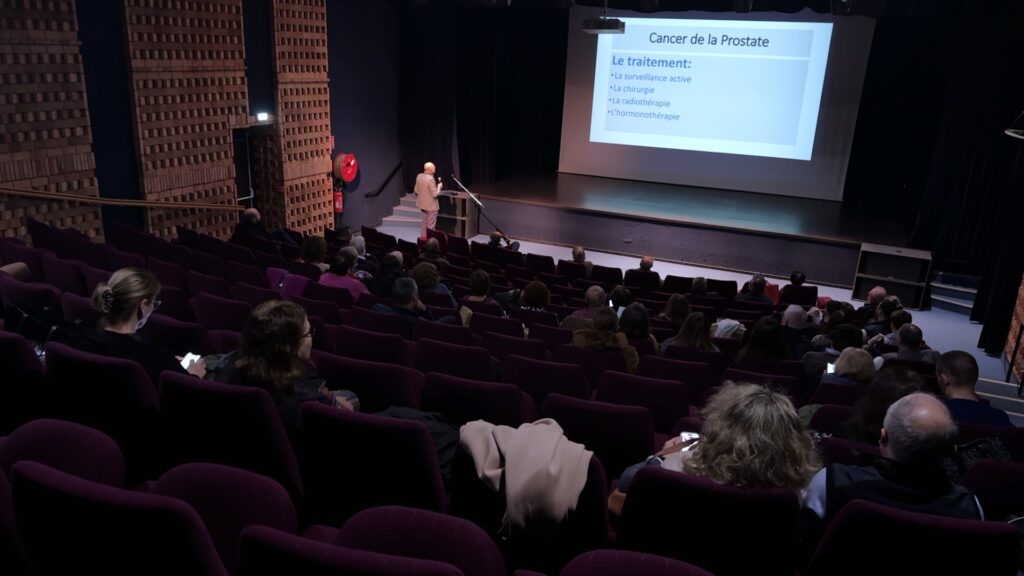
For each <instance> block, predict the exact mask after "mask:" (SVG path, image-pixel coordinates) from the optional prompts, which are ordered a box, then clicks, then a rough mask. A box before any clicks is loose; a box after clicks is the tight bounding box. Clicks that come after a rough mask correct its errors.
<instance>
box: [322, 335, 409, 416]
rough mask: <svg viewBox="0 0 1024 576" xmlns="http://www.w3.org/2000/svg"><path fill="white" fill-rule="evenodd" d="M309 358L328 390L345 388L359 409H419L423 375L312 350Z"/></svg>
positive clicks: (370, 411) (388, 365)
mask: <svg viewBox="0 0 1024 576" xmlns="http://www.w3.org/2000/svg"><path fill="white" fill-rule="evenodd" d="M310 359H311V360H312V361H313V364H314V365H316V372H317V375H318V376H320V377H321V378H323V379H325V380H327V387H328V388H331V389H339V388H346V389H348V390H351V391H352V392H355V394H356V395H357V396H358V397H359V403H360V405H361V408H360V410H361V411H362V412H366V413H371V414H372V413H374V412H380V411H382V410H386V409H387V408H388V407H390V406H406V407H409V408H419V407H420V402H421V396H422V394H423V388H424V386H425V385H426V377H425V376H424V375H423V373H422V372H420V371H419V370H414V369H412V368H407V367H405V366H402V365H400V364H396V363H393V362H371V361H368V360H359V359H356V358H347V357H344V356H336V355H334V354H329V353H326V352H321V351H319V350H314V351H313V353H312V355H311V356H310Z"/></svg>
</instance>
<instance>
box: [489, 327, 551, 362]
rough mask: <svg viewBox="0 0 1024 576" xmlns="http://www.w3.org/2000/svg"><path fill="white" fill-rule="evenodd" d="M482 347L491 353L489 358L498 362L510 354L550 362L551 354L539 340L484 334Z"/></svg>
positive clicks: (495, 333)
mask: <svg viewBox="0 0 1024 576" xmlns="http://www.w3.org/2000/svg"><path fill="white" fill-rule="evenodd" d="M483 346H484V347H485V348H487V351H488V352H490V353H491V356H493V357H494V358H496V359H498V360H504V359H505V358H506V357H507V356H509V355H510V354H516V355H518V356H526V357H528V358H536V359H537V360H550V359H551V354H549V353H548V350H547V347H546V346H544V342H543V341H541V340H534V339H532V338H523V337H522V336H508V335H505V334H498V333H497V332H486V333H484V338H483Z"/></svg>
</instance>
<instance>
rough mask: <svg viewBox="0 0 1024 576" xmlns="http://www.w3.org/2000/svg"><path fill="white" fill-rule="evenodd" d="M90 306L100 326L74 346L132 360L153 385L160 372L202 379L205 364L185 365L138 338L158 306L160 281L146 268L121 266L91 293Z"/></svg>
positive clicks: (193, 363)
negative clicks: (95, 312) (96, 314)
mask: <svg viewBox="0 0 1024 576" xmlns="http://www.w3.org/2000/svg"><path fill="white" fill-rule="evenodd" d="M92 306H93V308H94V309H95V310H96V311H97V312H98V313H99V315H100V318H99V325H98V326H97V327H95V328H93V329H90V330H86V331H85V332H84V333H83V334H82V335H81V338H77V339H76V341H75V342H70V344H72V345H73V346H75V347H77V348H79V349H81V350H83V351H85V352H91V353H93V354H100V355H102V356H112V357H114V358H125V359H127V360H133V361H135V362H136V363H138V364H139V365H140V366H142V369H143V370H145V371H146V373H147V374H148V375H149V377H150V379H151V380H152V382H153V384H156V383H157V382H158V381H159V380H160V373H161V372H163V371H165V370H169V371H171V372H180V373H184V372H187V373H189V374H192V375H193V376H198V377H199V378H202V377H203V376H204V375H205V374H206V364H205V363H204V362H203V360H202V359H195V360H192V361H191V362H188V363H187V364H185V365H184V366H183V365H181V364H179V362H180V361H181V360H182V359H181V358H177V359H175V357H174V354H172V353H171V352H170V351H169V350H167V349H166V348H164V347H163V346H161V345H159V344H157V343H155V342H149V341H147V340H144V339H141V338H139V337H138V335H137V334H136V332H138V331H139V330H140V329H141V328H142V327H143V326H145V325H146V321H148V320H149V316H150V315H151V314H152V313H153V312H154V311H156V310H157V309H159V308H160V282H159V281H158V280H157V279H156V277H155V276H153V274H152V273H150V272H149V271H148V270H142V269H140V268H122V269H120V270H118V271H116V272H114V273H113V274H111V276H110V279H109V280H107V281H106V282H100V283H99V284H97V285H96V288H95V289H94V290H93V293H92Z"/></svg>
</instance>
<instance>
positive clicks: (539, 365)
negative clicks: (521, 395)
mask: <svg viewBox="0 0 1024 576" xmlns="http://www.w3.org/2000/svg"><path fill="white" fill-rule="evenodd" d="M501 376H502V381H503V382H508V383H509V384H515V385H516V386H519V387H520V388H522V389H523V390H524V391H525V392H526V393H527V394H529V395H530V396H532V397H533V399H534V401H535V402H536V403H537V405H538V406H539V405H540V404H542V403H543V402H544V398H545V397H546V396H547V395H548V394H562V395H564V396H570V397H572V398H580V399H588V398H590V384H589V383H588V382H587V375H586V373H585V372H584V371H583V367H582V366H579V365H577V364H563V363H561V362H548V361H546V360H537V359H535V358H527V357H525V356H519V355H516V354H513V355H510V356H507V357H506V358H505V361H504V364H503V366H502V375H501Z"/></svg>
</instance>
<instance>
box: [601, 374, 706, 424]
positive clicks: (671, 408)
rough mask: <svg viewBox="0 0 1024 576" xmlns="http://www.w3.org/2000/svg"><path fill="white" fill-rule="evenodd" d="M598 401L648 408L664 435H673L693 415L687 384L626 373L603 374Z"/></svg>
mask: <svg viewBox="0 0 1024 576" xmlns="http://www.w3.org/2000/svg"><path fill="white" fill-rule="evenodd" d="M594 399H595V400H597V401H599V402H608V403H611V404H622V405H625V406H640V407H643V408H647V409H648V410H650V412H651V414H652V415H653V416H654V429H655V430H657V431H658V432H661V433H663V434H670V433H671V432H672V427H673V426H675V423H676V422H677V421H679V419H680V418H682V417H684V416H687V415H689V413H690V401H689V394H688V391H687V388H686V385H685V384H682V383H680V382H676V381H674V380H659V379H656V378H647V377H644V376H634V375H633V374H626V373H625V372H614V371H607V372H605V373H603V374H601V380H600V382H599V384H598V386H597V394H596V395H595V396H594Z"/></svg>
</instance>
